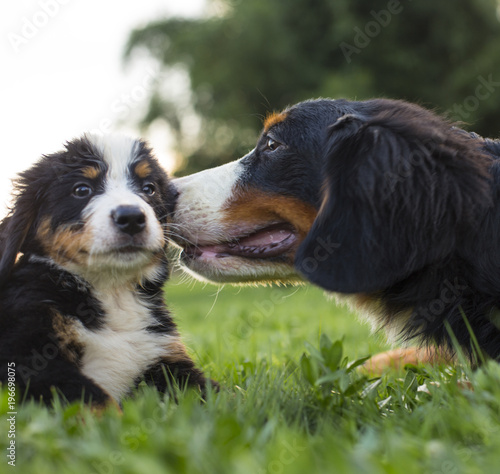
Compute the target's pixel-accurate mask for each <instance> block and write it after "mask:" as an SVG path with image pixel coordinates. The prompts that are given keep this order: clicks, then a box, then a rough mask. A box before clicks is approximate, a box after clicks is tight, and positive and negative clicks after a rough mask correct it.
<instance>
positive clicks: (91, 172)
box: [82, 166, 101, 179]
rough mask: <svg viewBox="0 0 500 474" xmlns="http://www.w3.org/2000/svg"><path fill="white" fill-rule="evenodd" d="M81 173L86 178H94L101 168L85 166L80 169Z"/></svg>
mask: <svg viewBox="0 0 500 474" xmlns="http://www.w3.org/2000/svg"><path fill="white" fill-rule="evenodd" d="M82 174H83V176H85V177H86V178H88V179H96V178H97V177H98V176H99V175H100V174H101V170H100V169H99V168H96V167H95V166H87V167H86V168H83V169H82Z"/></svg>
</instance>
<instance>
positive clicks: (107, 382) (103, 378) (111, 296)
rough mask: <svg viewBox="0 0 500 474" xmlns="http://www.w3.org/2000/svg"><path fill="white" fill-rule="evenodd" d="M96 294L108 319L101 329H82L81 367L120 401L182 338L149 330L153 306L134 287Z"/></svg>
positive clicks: (84, 372) (80, 332) (80, 329)
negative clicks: (83, 350) (83, 348)
mask: <svg viewBox="0 0 500 474" xmlns="http://www.w3.org/2000/svg"><path fill="white" fill-rule="evenodd" d="M95 296H96V297H97V298H98V299H99V300H100V301H101V304H102V305H103V308H104V311H105V314H106V316H105V320H104V321H105V322H104V325H103V327H102V328H100V329H98V330H88V329H85V328H84V327H83V326H81V327H80V328H79V330H78V332H79V336H80V340H81V342H82V344H83V345H84V347H85V352H84V355H83V357H82V360H81V371H82V373H83V374H84V375H86V376H87V377H89V378H90V379H91V380H93V381H94V382H95V383H96V384H97V385H99V386H100V387H101V388H102V389H103V390H105V391H106V392H108V393H109V394H110V395H111V396H112V397H113V398H114V399H115V400H117V401H119V400H120V399H121V398H122V397H123V396H124V395H126V394H127V392H128V391H129V390H130V388H131V387H132V385H133V383H134V381H135V380H136V379H137V378H138V377H140V376H141V375H142V374H143V373H144V372H145V370H147V369H148V367H150V366H151V365H153V364H154V363H155V362H158V361H159V360H160V359H161V358H163V357H166V356H168V355H169V352H170V351H169V347H170V346H172V345H175V343H178V341H179V338H178V336H176V335H166V334H157V333H154V332H150V331H148V330H147V329H146V328H147V327H148V326H150V325H151V324H152V323H154V320H153V318H152V316H151V314H150V309H149V308H148V306H147V305H146V304H145V303H144V302H143V301H141V300H140V299H139V298H138V297H137V295H135V294H134V293H133V292H132V291H130V290H125V289H122V290H115V291H113V292H109V291H107V292H106V293H100V292H96V293H95Z"/></svg>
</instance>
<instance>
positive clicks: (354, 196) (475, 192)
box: [295, 101, 491, 293]
mask: <svg viewBox="0 0 500 474" xmlns="http://www.w3.org/2000/svg"><path fill="white" fill-rule="evenodd" d="M372 107H373V111H372V113H371V114H370V115H366V116H363V115H359V116H358V115H346V116H344V117H342V118H341V119H339V120H338V121H337V122H336V123H335V124H334V125H333V126H331V127H330V130H329V134H328V137H327V140H326V149H325V158H324V160H325V161H324V176H325V177H326V180H325V182H324V198H323V202H322V205H321V208H320V210H319V213H318V216H317V218H316V220H315V222H314V223H313V226H312V228H311V230H310V232H309V233H308V235H307V237H306V239H305V240H304V242H303V243H302V245H301V246H300V247H299V249H298V252H297V255H296V259H295V264H296V267H297V269H298V270H299V271H300V272H301V273H302V274H303V275H304V276H305V277H306V278H307V279H308V280H310V281H311V282H313V283H315V284H317V285H319V286H321V287H323V288H325V289H327V290H330V291H335V292H342V293H359V292H372V291H377V290H381V289H385V288H388V287H390V286H391V285H393V284H395V283H396V282H398V281H401V280H403V279H405V278H406V277H408V276H409V275H410V274H412V273H413V272H415V271H418V270H419V269H422V268H424V267H425V266H427V265H429V264H432V263H435V262H436V261H439V260H440V259H443V258H445V257H446V255H448V254H450V253H451V252H453V250H454V248H455V246H456V244H457V240H458V239H460V238H462V237H461V236H463V235H464V234H466V233H467V232H468V231H471V230H472V229H473V226H474V223H475V222H477V220H479V218H480V216H481V215H482V214H484V211H485V210H486V208H487V207H488V206H489V205H490V203H491V197H490V184H489V172H488V169H489V163H490V159H489V157H488V156H486V155H485V154H484V153H483V152H482V151H481V140H479V139H474V138H471V137H470V136H469V135H468V134H466V133H464V132H463V131H460V130H457V129H453V128H452V127H451V126H450V125H449V124H448V123H446V122H445V121H444V120H442V119H440V118H439V117H437V116H436V115H434V114H433V113H431V112H429V111H427V110H425V109H422V108H420V107H418V106H414V105H410V104H406V103H404V102H398V101H375V103H374V104H373V105H372ZM365 112H366V111H365Z"/></svg>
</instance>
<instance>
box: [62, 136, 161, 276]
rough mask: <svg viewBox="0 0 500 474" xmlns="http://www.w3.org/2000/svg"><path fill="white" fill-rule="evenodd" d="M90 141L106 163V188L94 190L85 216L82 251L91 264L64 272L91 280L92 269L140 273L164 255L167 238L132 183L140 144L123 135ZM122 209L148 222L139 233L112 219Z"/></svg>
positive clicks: (78, 264) (73, 266) (72, 264)
mask: <svg viewBox="0 0 500 474" xmlns="http://www.w3.org/2000/svg"><path fill="white" fill-rule="evenodd" d="M85 138H86V139H87V140H88V141H89V142H90V143H91V144H92V146H93V147H94V148H95V150H96V152H97V153H98V155H99V158H101V159H102V161H103V165H104V166H103V169H105V172H104V175H103V176H102V184H100V185H99V189H93V196H92V198H91V199H90V201H89V202H88V204H87V206H86V207H85V209H84V210H83V212H82V222H84V230H83V233H84V234H85V249H82V250H83V253H84V255H86V259H85V260H83V261H82V259H81V258H80V259H79V261H78V262H68V263H67V264H66V265H65V266H66V267H68V268H69V269H71V270H72V271H74V272H76V273H78V274H82V275H85V276H86V277H89V273H92V272H93V271H94V270H93V269H95V270H96V271H98V272H99V273H103V272H106V270H110V271H115V270H117V269H124V270H127V269H128V270H131V271H135V270H136V269H137V268H138V267H145V266H148V265H150V264H151V262H152V255H153V254H155V253H158V252H161V251H162V249H163V247H164V245H165V238H164V232H163V228H162V225H161V223H160V222H159V221H158V216H156V214H155V212H154V210H153V208H152V207H151V205H150V204H148V202H146V200H145V199H144V197H143V196H142V195H141V189H140V188H138V187H137V184H135V183H134V180H133V176H132V170H133V169H134V164H135V163H139V162H140V157H138V149H139V145H140V144H139V142H137V141H136V140H134V139H132V138H129V137H126V136H123V135H105V136H101V135H96V134H87V135H86V136H85ZM89 174H92V173H91V172H90V173H89ZM123 207H129V208H132V209H135V210H136V211H137V212H138V213H140V214H141V216H143V220H144V222H143V224H142V225H143V229H142V230H140V232H137V233H135V234H133V235H132V234H130V233H126V232H123V231H122V230H121V229H120V228H119V226H117V225H116V222H115V221H114V218H113V214H114V213H115V212H116V211H117V210H119V209H123Z"/></svg>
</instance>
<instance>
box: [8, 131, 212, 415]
mask: <svg viewBox="0 0 500 474" xmlns="http://www.w3.org/2000/svg"><path fill="white" fill-rule="evenodd" d="M122 142H123V143H122ZM108 146H110V147H111V149H113V147H114V148H115V149H116V151H115V152H109V150H108V151H106V150H107V148H106V147H108ZM124 150H125V151H124ZM120 153H122V155H123V156H119V155H120ZM111 155H113V156H111ZM139 165H140V166H139ZM113 167H115V170H114V171H113ZM117 170H118V171H117ZM120 170H121V171H120ZM113 173H114V174H113ZM120 173H121V175H120ZM110 176H113V178H111V177H110ZM113 180H114V181H113ZM111 182H113V183H114V184H113V186H115V185H116V183H121V185H122V186H123V190H122V191H121V193H122V195H116V194H112V193H116V191H113V190H110V189H109V188H110V186H111V185H110V183H111ZM108 195H109V196H108ZM175 197H176V196H175V191H174V190H173V188H172V186H171V184H170V182H169V181H168V179H167V177H166V175H165V173H164V172H163V171H162V169H161V168H160V166H159V165H158V163H157V162H156V160H155V158H154V157H153V155H152V153H151V150H150V149H149V148H148V146H147V145H146V144H145V143H144V142H141V141H130V140H126V139H122V138H116V137H115V138H114V139H112V140H111V143H107V142H106V139H104V141H103V142H101V141H99V140H98V139H96V138H95V137H92V136H91V135H90V136H84V137H82V138H80V139H77V140H74V141H71V142H69V143H68V144H67V145H66V148H65V149H64V150H63V151H61V152H59V153H55V154H52V155H48V156H45V157H43V158H42V159H41V160H40V161H39V162H37V163H36V164H35V165H34V166H33V167H32V168H30V169H28V170H27V171H25V172H24V173H22V174H21V175H20V177H19V179H18V181H17V183H16V198H15V201H14V205H13V208H12V211H11V213H10V214H9V216H7V217H6V218H5V219H4V220H3V221H2V223H1V224H0V252H1V261H0V382H2V381H3V382H6V381H7V379H8V369H7V365H8V366H9V367H13V368H14V369H15V381H16V384H17V386H18V387H19V388H20V389H21V392H18V394H19V397H18V400H19V401H20V400H21V399H22V397H23V396H24V394H27V395H28V397H33V398H35V399H37V400H39V399H41V400H43V401H44V402H50V400H51V399H52V395H53V390H54V389H55V390H57V391H58V392H59V393H60V394H62V395H63V397H65V398H66V399H67V400H69V401H75V400H84V401H85V402H91V403H92V404H93V405H94V406H99V405H101V406H102V405H105V404H107V403H109V402H112V401H114V402H118V403H119V402H120V399H121V397H122V396H124V395H126V394H127V393H128V390H129V389H130V388H132V387H133V386H135V385H137V384H138V383H139V382H140V381H141V380H143V379H144V380H146V382H148V383H150V384H153V385H155V386H156V387H157V388H158V389H159V390H161V391H163V392H164V391H166V390H167V388H168V386H169V385H170V384H171V382H172V381H176V382H178V383H180V384H181V385H182V384H185V383H188V384H189V385H193V386H198V387H201V388H202V389H204V387H205V383H206V381H205V378H204V376H203V374H202V372H201V371H199V370H198V369H196V368H195V366H194V363H193V361H192V360H191V359H190V358H189V356H188V355H187V353H186V352H185V350H184V347H183V345H182V343H181V342H180V339H179V335H178V333H177V329H176V326H175V323H174V322H173V320H172V318H171V316H170V314H169V312H168V310H167V308H166V306H165V303H164V301H163V285H164V283H165V281H166V280H167V278H168V274H169V270H168V264H167V260H166V258H165V254H164V248H165V245H166V244H165V242H166V240H165V233H166V230H165V225H166V222H167V218H168V216H169V214H170V212H171V210H172V208H173V205H174V203H175ZM131 198H135V199H136V201H134V204H135V207H134V206H130V205H129V204H130V199H131ZM97 199H101V200H102V201H99V202H102V204H100V205H101V206H108V207H109V209H105V212H104V214H103V215H104V217H103V218H102V222H100V221H99V222H98V221H97V217H96V211H97V210H99V205H97V206H96V209H93V210H91V206H92V205H94V204H95V202H96V201H95V200H97ZM103 199H104V200H103ZM126 212H129V214H126ZM130 212H132V214H130ZM134 212H135V213H136V214H134ZM117 213H121V214H119V216H120V217H119V218H117V217H116V214H117ZM108 214H109V215H108ZM120 219H121V220H120ZM124 219H125V220H124ZM127 219H129V221H127ZM130 219H132V221H130ZM133 219H138V221H137V222H134V221H133ZM103 223H104V224H103ZM98 225H101V227H102V226H104V227H103V230H99V231H94V230H92V229H93V227H92V226H94V227H96V226H98ZM133 225H137V226H138V227H137V228H134V227H133ZM153 227H154V228H155V229H157V230H156V232H157V235H156V240H154V242H153V240H152V237H151V235H152V234H151V232H152V230H151V229H152V228H153ZM108 229H109V235H108V233H107V232H108ZM103 233H104V234H105V235H103ZM103 242H104V243H103ZM96 245H97V246H99V249H100V250H99V252H101V253H99V252H96V253H95V255H93V252H94V250H93V249H94V248H95V246H96ZM105 246H107V247H105ZM92 258H93V259H94V260H92ZM16 259H17V261H16ZM96 259H97V260H96ZM99 259H101V260H99ZM100 262H101V263H100ZM127 305H131V307H130V308H129V307H128V306H127ZM129 309H130V311H131V312H132V311H133V312H134V313H133V314H128V313H127V311H128V310H129ZM11 372H12V371H11Z"/></svg>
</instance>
